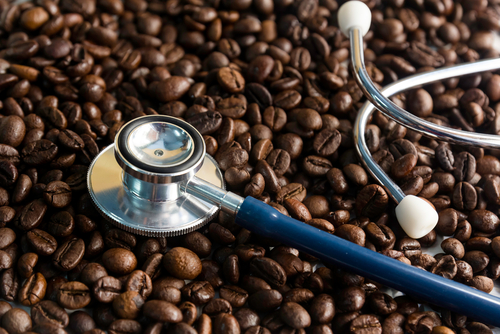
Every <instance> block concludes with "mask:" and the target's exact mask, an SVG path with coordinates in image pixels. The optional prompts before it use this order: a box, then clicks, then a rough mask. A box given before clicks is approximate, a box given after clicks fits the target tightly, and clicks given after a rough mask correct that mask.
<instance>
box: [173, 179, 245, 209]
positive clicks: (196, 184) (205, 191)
mask: <svg viewBox="0 0 500 334" xmlns="http://www.w3.org/2000/svg"><path fill="white" fill-rule="evenodd" d="M181 188H182V189H183V190H185V191H186V192H187V193H189V194H192V195H194V196H196V197H199V198H204V199H206V200H208V201H210V202H212V203H214V204H216V205H219V206H220V207H221V209H222V211H224V212H226V213H228V214H230V215H233V216H236V214H237V213H238V211H239V209H240V206H241V203H243V200H244V198H243V197H241V196H238V195H236V194H235V193H232V192H230V191H225V190H224V189H221V188H217V187H214V186H213V185H212V184H211V183H209V182H206V181H204V180H202V179H200V178H199V177H193V178H192V179H191V180H189V182H187V183H186V184H183V185H182V186H181Z"/></svg>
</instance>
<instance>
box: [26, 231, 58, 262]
mask: <svg viewBox="0 0 500 334" xmlns="http://www.w3.org/2000/svg"><path fill="white" fill-rule="evenodd" d="M26 239H27V241H28V243H29V245H30V246H31V248H32V249H33V251H34V252H35V253H37V254H38V255H41V256H47V255H52V254H53V253H54V252H55V251H56V249H57V241H56V239H55V238H54V237H53V236H51V235H50V234H49V233H47V232H45V231H43V230H39V229H34V230H31V231H29V232H28V233H26Z"/></svg>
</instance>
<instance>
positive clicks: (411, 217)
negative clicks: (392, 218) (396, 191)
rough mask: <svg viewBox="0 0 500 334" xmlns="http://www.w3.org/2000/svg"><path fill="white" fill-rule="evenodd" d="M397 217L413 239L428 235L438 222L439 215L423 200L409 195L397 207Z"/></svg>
mask: <svg viewBox="0 0 500 334" xmlns="http://www.w3.org/2000/svg"><path fill="white" fill-rule="evenodd" d="M396 217H397V218H398V221H399V224H400V225H401V227H402V228H403V230H404V231H405V232H406V234H408V236H409V237H411V238H413V239H419V238H422V237H423V236H425V235H427V234H428V233H429V232H430V231H432V229H433V228H434V227H435V226H436V224H437V222H438V218H439V217H438V213H437V212H436V210H435V209H434V208H433V207H432V205H431V204H430V203H429V202H427V201H425V200H424V199H422V198H419V197H417V196H413V195H408V196H406V197H405V198H403V200H402V201H401V202H400V203H399V205H398V206H396Z"/></svg>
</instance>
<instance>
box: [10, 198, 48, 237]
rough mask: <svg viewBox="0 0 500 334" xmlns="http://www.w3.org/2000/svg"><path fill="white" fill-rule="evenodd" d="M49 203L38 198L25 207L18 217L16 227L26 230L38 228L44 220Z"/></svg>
mask: <svg viewBox="0 0 500 334" xmlns="http://www.w3.org/2000/svg"><path fill="white" fill-rule="evenodd" d="M46 212H47V205H46V204H45V203H44V201H42V200H40V199H37V200H34V201H33V202H31V203H29V204H27V205H26V206H24V207H23V209H22V210H21V212H20V213H19V214H18V215H17V218H16V222H15V224H16V227H18V228H19V229H22V230H24V231H29V230H32V229H34V228H36V227H37V226H38V225H40V223H41V222H42V220H43V218H44V216H45V213H46Z"/></svg>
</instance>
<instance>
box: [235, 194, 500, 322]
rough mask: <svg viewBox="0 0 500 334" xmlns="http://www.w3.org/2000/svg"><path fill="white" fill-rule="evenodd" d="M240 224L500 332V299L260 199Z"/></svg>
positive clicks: (243, 211) (245, 208) (250, 203)
mask: <svg viewBox="0 0 500 334" xmlns="http://www.w3.org/2000/svg"><path fill="white" fill-rule="evenodd" d="M236 223H237V224H238V225H240V226H242V227H244V228H246V229H248V230H250V231H252V232H255V233H257V234H259V235H261V236H264V237H268V238H272V239H274V240H277V241H280V242H283V243H284V244H286V245H289V246H292V247H295V248H297V249H299V250H300V251H303V252H305V253H307V254H310V255H313V256H315V257H318V258H319V259H321V260H323V261H326V262H329V263H332V264H334V265H336V266H338V267H339V268H342V269H344V270H348V271H350V272H353V273H356V274H358V275H361V276H363V277H365V278H369V279H371V280H374V281H376V282H378V283H381V284H384V285H387V286H389V287H391V288H394V289H397V290H399V291H401V292H404V293H406V294H408V295H409V296H412V297H415V298H417V299H421V300H425V301H426V302H428V303H431V304H434V305H436V306H439V307H443V308H445V309H448V310H450V311H453V312H456V313H458V314H463V315H466V316H468V317H469V318H470V319H474V320H475V321H480V322H484V323H487V324H490V325H494V326H500V299H499V298H496V297H494V296H492V295H489V294H487V293H485V292H482V291H480V290H476V289H473V288H471V287H468V286H466V285H464V284H460V283H457V282H455V281H452V280H449V279H446V278H443V277H441V276H438V275H435V274H432V273H430V272H427V271H425V270H422V269H418V268H415V267H413V266H411V265H408V264H404V263H402V262H400V261H397V260H394V259H392V258H390V257H387V256H385V255H382V254H379V253H377V252H374V251H372V250H369V249H367V248H364V247H361V246H358V245H356V244H354V243H352V242H350V241H347V240H344V239H341V238H339V237H337V236H335V235H333V234H330V233H327V232H325V231H322V230H319V229H317V228H315V227H312V226H310V225H307V224H305V223H302V222H299V221H297V220H295V219H293V218H290V217H287V216H285V215H283V214H281V213H279V212H278V211H277V210H275V209H274V208H272V207H271V206H269V205H267V204H264V203H263V202H261V201H259V200H257V199H255V198H252V197H247V198H246V199H245V200H244V201H243V203H242V205H241V206H240V209H239V211H238V213H237V215H236Z"/></svg>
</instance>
